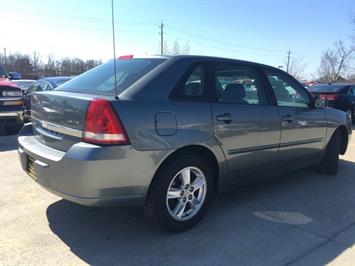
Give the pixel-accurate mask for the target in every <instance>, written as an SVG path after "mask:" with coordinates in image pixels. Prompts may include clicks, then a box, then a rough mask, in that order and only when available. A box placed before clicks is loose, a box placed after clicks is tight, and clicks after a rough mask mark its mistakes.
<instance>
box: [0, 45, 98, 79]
mask: <svg viewBox="0 0 355 266" xmlns="http://www.w3.org/2000/svg"><path fill="white" fill-rule="evenodd" d="M0 62H1V65H2V66H3V67H4V69H5V70H6V71H7V72H19V73H21V75H22V78H24V79H38V78H41V77H48V76H75V75H79V74H81V73H83V72H85V71H87V70H89V69H91V68H93V67H95V66H98V65H100V64H101V63H102V61H101V60H95V59H87V60H83V59H81V58H68V57H66V58H61V59H56V58H55V57H54V56H53V55H48V56H47V57H46V58H45V59H44V58H43V57H42V55H41V54H40V53H39V52H37V51H34V52H33V53H32V54H23V53H19V52H17V53H12V54H9V55H7V56H6V57H5V54H4V53H2V54H0Z"/></svg>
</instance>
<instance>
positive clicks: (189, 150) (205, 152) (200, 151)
mask: <svg viewBox="0 0 355 266" xmlns="http://www.w3.org/2000/svg"><path fill="white" fill-rule="evenodd" d="M183 155H200V156H202V157H204V158H205V159H206V160H207V161H208V162H209V163H211V165H212V170H213V173H214V181H215V183H214V185H215V191H217V190H218V183H219V175H220V174H219V164H218V161H217V158H216V156H215V154H214V153H213V151H212V150H210V149H209V148H207V147H205V146H202V145H188V146H184V147H181V148H179V149H177V150H176V151H174V152H172V153H171V154H169V155H168V156H167V157H166V158H165V159H164V160H163V161H162V163H161V164H160V165H159V167H158V168H157V170H156V171H155V174H154V176H153V178H152V181H151V182H150V185H149V188H148V193H147V195H148V194H149V192H150V189H151V187H152V185H153V183H154V182H155V180H156V179H157V176H158V175H159V174H160V173H161V171H164V170H165V169H166V167H168V165H169V164H170V163H171V162H172V161H174V160H175V159H176V158H178V157H180V156H183Z"/></svg>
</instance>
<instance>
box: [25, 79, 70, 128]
mask: <svg viewBox="0 0 355 266" xmlns="http://www.w3.org/2000/svg"><path fill="white" fill-rule="evenodd" d="M72 78H73V77H47V78H42V79H39V80H37V81H36V82H35V83H33V84H32V85H31V86H30V87H29V88H28V89H27V91H26V94H25V97H24V101H25V103H24V107H25V110H24V113H23V115H24V118H25V120H26V121H27V120H30V117H31V98H32V94H33V93H35V92H40V91H50V90H53V89H54V88H56V87H58V86H59V85H62V84H63V83H65V82H67V81H69V80H70V79H72Z"/></svg>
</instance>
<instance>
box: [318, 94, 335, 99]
mask: <svg viewBox="0 0 355 266" xmlns="http://www.w3.org/2000/svg"><path fill="white" fill-rule="evenodd" d="M319 97H320V98H321V99H323V100H328V101H335V100H336V98H337V95H336V94H321V95H319Z"/></svg>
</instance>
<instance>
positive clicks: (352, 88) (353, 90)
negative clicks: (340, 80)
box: [349, 87, 355, 96]
mask: <svg viewBox="0 0 355 266" xmlns="http://www.w3.org/2000/svg"><path fill="white" fill-rule="evenodd" d="M349 94H350V95H352V96H355V87H351V88H350V89H349Z"/></svg>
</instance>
